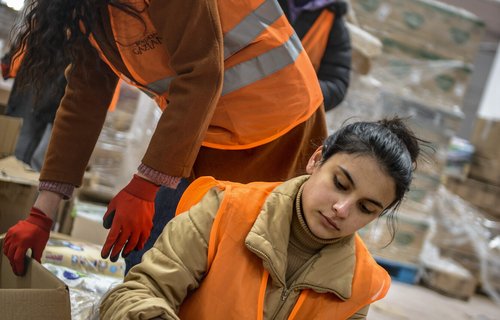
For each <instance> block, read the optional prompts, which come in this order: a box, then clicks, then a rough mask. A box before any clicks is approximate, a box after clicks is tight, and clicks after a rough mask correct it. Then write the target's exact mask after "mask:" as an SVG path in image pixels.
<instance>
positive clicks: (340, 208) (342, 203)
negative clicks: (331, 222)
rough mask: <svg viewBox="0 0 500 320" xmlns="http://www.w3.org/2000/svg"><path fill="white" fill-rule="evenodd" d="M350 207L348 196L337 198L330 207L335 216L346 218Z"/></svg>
mask: <svg viewBox="0 0 500 320" xmlns="http://www.w3.org/2000/svg"><path fill="white" fill-rule="evenodd" d="M350 208H351V203H350V201H349V199H348V198H343V199H338V200H337V201H336V202H334V203H333V205H332V209H333V212H334V213H335V216H337V217H339V218H347V217H348V216H349V210H350Z"/></svg>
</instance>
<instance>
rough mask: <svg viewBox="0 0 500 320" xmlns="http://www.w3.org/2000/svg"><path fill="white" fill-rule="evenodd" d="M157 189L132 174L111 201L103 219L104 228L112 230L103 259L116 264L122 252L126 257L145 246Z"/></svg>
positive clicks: (150, 183)
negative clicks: (126, 183) (130, 178)
mask: <svg viewBox="0 0 500 320" xmlns="http://www.w3.org/2000/svg"><path fill="white" fill-rule="evenodd" d="M159 188H160V186H157V185H156V184H154V183H152V182H150V181H147V180H145V179H143V178H141V177H139V176H138V175H134V177H133V178H132V180H131V181H130V182H129V184H128V185H127V186H126V187H125V188H123V189H122V190H121V191H120V192H119V193H118V194H117V195H116V196H115V197H114V198H113V199H112V200H111V202H110V203H109V205H108V210H107V211H106V213H105V214H104V218H103V225H104V228H106V229H109V228H111V230H110V231H109V234H108V237H107V238H106V242H105V243H104V246H103V247H102V251H101V256H102V257H103V258H104V259H106V258H107V257H108V256H110V259H111V261H116V260H118V257H119V255H120V251H122V249H123V251H122V257H126V256H127V255H128V254H129V253H130V252H131V251H132V250H134V249H137V250H141V249H142V248H143V247H144V244H145V243H146V240H148V238H149V233H150V232H151V228H152V227H153V215H154V212H155V204H154V200H155V196H156V192H157V191H158V189H159ZM124 246H125V247H124ZM110 253H111V254H110Z"/></svg>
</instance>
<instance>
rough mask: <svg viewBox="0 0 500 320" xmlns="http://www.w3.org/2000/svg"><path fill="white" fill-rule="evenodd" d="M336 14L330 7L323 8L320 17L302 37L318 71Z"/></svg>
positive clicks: (303, 43)
mask: <svg viewBox="0 0 500 320" xmlns="http://www.w3.org/2000/svg"><path fill="white" fill-rule="evenodd" d="M334 20H335V14H334V13H333V12H332V11H330V10H329V9H323V11H322V12H321V14H320V15H319V17H318V18H317V19H316V21H314V24H313V25H312V26H311V28H310V29H309V30H308V31H307V33H306V35H305V36H304V37H303V38H302V45H303V46H304V49H305V50H306V52H307V55H308V56H309V59H311V62H312V64H313V66H314V70H316V72H318V70H319V67H320V65H321V60H322V59H323V56H324V55H325V50H326V46H327V44H328V38H329V36H330V31H331V30H332V27H333V22H334Z"/></svg>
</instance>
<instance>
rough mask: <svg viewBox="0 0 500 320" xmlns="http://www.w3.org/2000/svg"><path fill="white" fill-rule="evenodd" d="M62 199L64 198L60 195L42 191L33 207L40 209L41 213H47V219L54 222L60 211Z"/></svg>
mask: <svg viewBox="0 0 500 320" xmlns="http://www.w3.org/2000/svg"><path fill="white" fill-rule="evenodd" d="M62 199H63V196H62V195H61V194H59V193H56V192H52V191H47V190H42V191H40V193H39V194H38V197H37V198H36V201H35V204H34V205H33V207H35V208H37V209H39V210H40V211H42V212H43V213H45V215H46V216H47V217H49V218H50V219H52V220H54V219H55V218H56V214H57V210H58V209H59V204H60V203H61V200H62Z"/></svg>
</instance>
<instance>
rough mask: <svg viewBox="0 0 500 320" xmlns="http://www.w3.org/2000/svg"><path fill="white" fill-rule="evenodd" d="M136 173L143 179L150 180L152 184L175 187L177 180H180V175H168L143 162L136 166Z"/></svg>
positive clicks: (177, 183)
mask: <svg viewBox="0 0 500 320" xmlns="http://www.w3.org/2000/svg"><path fill="white" fill-rule="evenodd" d="M137 175H138V176H139V177H141V178H143V179H146V180H148V181H151V182H152V183H154V184H157V185H162V186H165V187H168V188H172V189H175V188H177V185H179V182H180V181H181V177H174V176H169V175H168V174H165V173H163V172H160V171H157V170H155V169H153V168H151V167H148V166H147V165H145V164H143V163H141V164H140V165H139V167H138V168H137Z"/></svg>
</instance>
